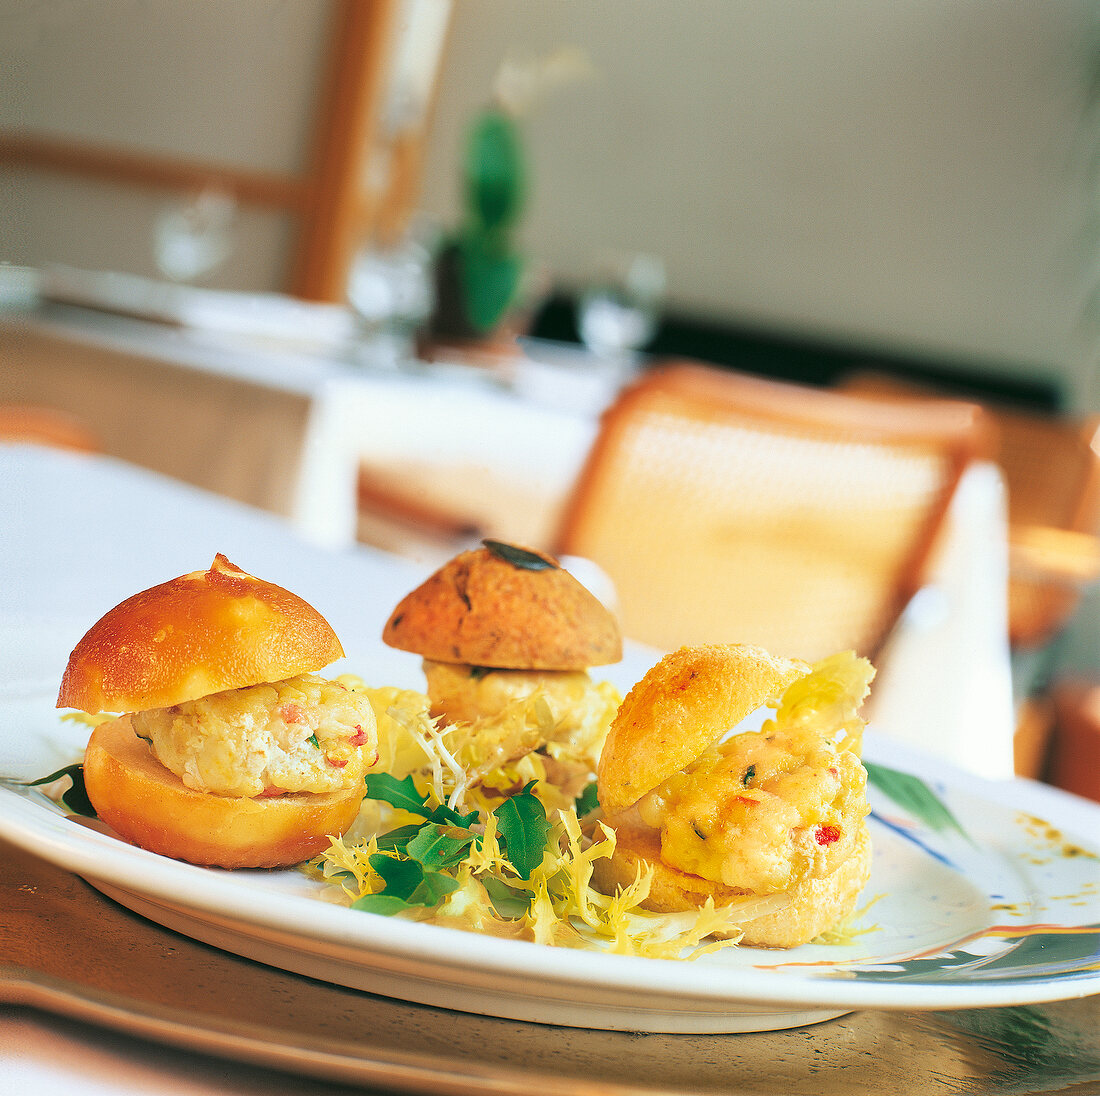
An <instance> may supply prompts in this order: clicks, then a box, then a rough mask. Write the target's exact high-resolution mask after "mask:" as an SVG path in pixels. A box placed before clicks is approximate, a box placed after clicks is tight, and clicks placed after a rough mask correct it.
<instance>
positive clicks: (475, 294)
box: [448, 106, 526, 335]
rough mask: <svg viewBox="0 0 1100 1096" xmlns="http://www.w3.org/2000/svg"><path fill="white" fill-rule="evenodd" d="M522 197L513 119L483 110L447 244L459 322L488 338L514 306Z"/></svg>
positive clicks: (523, 180)
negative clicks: (459, 217) (460, 215)
mask: <svg viewBox="0 0 1100 1096" xmlns="http://www.w3.org/2000/svg"><path fill="white" fill-rule="evenodd" d="M525 195H526V166H525V160H524V154H523V148H522V144H521V141H520V137H519V132H518V127H517V125H516V120H515V118H514V117H513V116H512V115H511V114H510V113H508V112H507V111H505V110H503V109H501V108H500V107H495V106H494V107H488V108H486V109H485V110H484V111H482V113H481V114H479V115H478V116H477V118H475V119H474V121H473V123H472V125H471V127H470V131H469V134H468V138H467V145H466V154H465V160H464V163H463V197H464V211H463V220H462V223H461V225H460V226H459V228H458V230H457V232H456V233H455V235H454V237H453V238H452V239H451V241H450V242H449V244H448V251H449V259H450V261H451V263H452V264H453V267H454V269H453V275H454V279H455V282H456V283H457V284H456V285H455V287H454V288H455V289H456V290H457V293H458V298H459V302H460V304H461V311H462V318H463V319H464V320H465V322H466V324H467V325H468V327H469V328H470V329H471V331H472V332H473V333H474V334H477V335H484V334H487V333H488V332H490V331H491V330H492V329H493V328H494V327H496V325H497V324H498V323H499V322H500V321H501V319H502V318H503V317H504V316H505V314H506V313H507V312H508V310H509V308H510V307H511V306H512V305H513V304H514V303H515V301H516V298H517V296H518V294H519V289H520V285H521V282H522V279H523V272H524V261H523V257H522V255H521V254H520V251H519V248H518V245H517V243H516V239H515V228H516V224H517V222H518V221H519V218H520V215H521V213H522V211H523V206H524V199H525Z"/></svg>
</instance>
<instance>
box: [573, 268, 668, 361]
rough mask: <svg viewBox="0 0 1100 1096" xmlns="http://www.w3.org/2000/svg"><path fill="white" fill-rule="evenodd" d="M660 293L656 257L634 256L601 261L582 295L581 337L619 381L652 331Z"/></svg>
mask: <svg viewBox="0 0 1100 1096" xmlns="http://www.w3.org/2000/svg"><path fill="white" fill-rule="evenodd" d="M664 291H665V269H664V265H663V263H662V262H661V260H660V259H658V258H656V257H655V256H653V255H643V254H634V255H628V256H625V257H622V258H611V259H607V260H604V261H603V262H602V263H601V269H600V274H599V275H598V277H597V279H596V280H595V281H594V282H593V283H592V285H591V286H590V287H589V288H588V289H586V290H585V291H584V292H583V293H582V294H581V298H580V301H579V304H578V310H577V324H578V329H579V333H580V337H581V341H582V342H583V343H584V345H585V346H586V347H587V348H588V349H589V350H590V351H591V352H592V354H594V355H595V356H596V358H597V359H599V361H600V363H601V364H602V365H603V367H604V368H606V369H608V370H609V371H611V372H613V373H615V374H617V375H618V377H619V379H620V380H625V379H626V377H627V376H629V374H630V373H631V372H633V370H634V368H635V367H636V365H637V361H638V351H640V350H641V349H642V348H643V347H644V346H646V345H647V344H648V343H649V342H650V340H651V339H652V338H653V334H654V332H655V331H656V330H657V322H658V319H659V318H660V304H661V300H662V297H663V296H664Z"/></svg>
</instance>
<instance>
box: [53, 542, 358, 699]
mask: <svg viewBox="0 0 1100 1096" xmlns="http://www.w3.org/2000/svg"><path fill="white" fill-rule="evenodd" d="M343 653H344V650H343V648H342V647H341V646H340V641H339V639H337V638H336V633H335V632H333V630H332V628H331V626H330V625H329V623H328V621H326V620H325V618H324V617H323V616H321V614H320V613H318V612H317V610H316V609H314V608H313V607H312V606H311V605H309V604H308V603H307V602H305V601H303V600H302V599H301V598H300V597H298V596H297V595H296V594H292V593H290V592H289V591H288V590H284V589H283V588H282V587H280V586H275V585H273V584H272V583H270V582H264V581H263V580H262V579H258V578H254V577H253V576H252V575H250V574H247V573H246V572H245V571H242V570H241V569H240V568H239V567H235V566H234V565H233V564H232V563H230V562H229V560H227V559H226V558H225V556H223V555H220V554H219V555H218V556H217V557H216V558H215V560H214V562H213V564H212V565H211V567H210V570H209V571H194V572H192V573H191V574H188V575H181V576H180V577H179V578H174V579H172V580H171V581H170V582H163V583H161V584H160V585H159V586H154V587H153V588H152V589H150V590H145V591H143V592H142V593H140V594H135V595H134V596H133V597H131V598H127V600H126V601H124V602H122V604H121V605H116V606H115V608H113V609H112V610H111V611H110V612H109V613H107V615H106V616H104V617H102V618H101V619H100V620H99V621H97V622H96V623H95V624H93V625H92V627H91V628H90V629H89V631H88V633H87V634H86V635H85V636H84V638H83V639H82V640H81V641H80V642H79V643H78V644H77V645H76V647H75V649H74V650H73V653H72V654H71V655H70V656H69V664H68V666H67V667H66V669H65V675H64V677H63V678H62V679H61V692H60V693H59V694H58V697H57V706H58V707H59V708H78V709H80V710H81V711H85V712H140V711H146V710H147V709H149V708H167V707H170V706H172V705H173V704H182V703H183V702H184V701H187V700H195V699H197V698H198V697H200V696H207V695H209V694H210V693H217V692H221V691H222V690H224V689H238V688H243V687H244V686H246V685H258V684H260V683H261V682H265V681H281V680H282V679H283V678H287V677H293V676H295V675H297V674H304V673H312V672H313V671H315V670H319V669H321V667H323V666H327V665H328V664H329V663H330V662H334V661H335V660H336V659H338V658H340V657H342V655H343Z"/></svg>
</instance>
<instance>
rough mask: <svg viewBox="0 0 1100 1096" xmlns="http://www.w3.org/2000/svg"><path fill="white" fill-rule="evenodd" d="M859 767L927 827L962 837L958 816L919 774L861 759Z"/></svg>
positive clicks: (963, 831) (872, 781) (877, 785)
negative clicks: (951, 832)
mask: <svg viewBox="0 0 1100 1096" xmlns="http://www.w3.org/2000/svg"><path fill="white" fill-rule="evenodd" d="M863 767H864V768H865V769H866V770H867V779H868V781H869V782H870V783H871V784H873V785H874V786H875V787H876V788H878V789H879V791H881V792H882V793H883V795H885V796H887V797H889V798H890V799H892V800H893V801H894V802H895V803H896V804H897V805H898V806H899V807H901V808H902V809H903V810H905V811H908V812H909V814H911V815H912V816H913V817H914V818H916V819H918V820H919V821H921V822H923V823H924V824H925V825H926V826H928V827H929V829H931V830H934V831H936V832H940V831H942V830H948V829H951V830H956V831H957V832H958V833H961V834H962V835H963V836H964V837H965V836H966V831H965V830H964V829H963V828H962V826H961V825H959V822H958V819H956V818H955V816H954V815H953V814H952V813H951V811H949V810H948V809H947V807H946V806H945V805H944V803H943V801H942V800H941V799H940V798H939V796H937V795H936V793H935V792H934V791H932V789H931V788H930V787H929V786H928V785H927V784H926V783H925V782H924V781H923V780H921V779H920V777H917V776H913V775H912V774H910V773H903V772H899V771H898V770H897V769H890V768H887V767H886V766H885V765H876V764H874V763H873V762H870V761H864V762H863Z"/></svg>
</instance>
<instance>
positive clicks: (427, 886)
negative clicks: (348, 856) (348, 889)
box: [370, 852, 458, 912]
mask: <svg viewBox="0 0 1100 1096" xmlns="http://www.w3.org/2000/svg"><path fill="white" fill-rule="evenodd" d="M370 866H371V867H372V868H373V869H374V870H375V871H376V872H377V873H378V874H379V875H380V876H381V877H382V881H383V883H384V886H383V887H382V890H381V891H379V892H378V894H379V895H381V896H383V897H388V898H397V899H400V900H401V901H402V902H404V903H406V904H407V905H408V906H434V905H436V904H438V903H439V902H440V901H441V900H442V899H443V898H444V897H445V896H446V895H448V894H450V893H451V891H453V890H455V889H457V887H458V880H457V879H452V878H451V876H449V875H444V874H443V872H439V871H425V869H424V866H423V865H422V864H421V863H420V862H419V861H417V860H401V859H398V858H397V857H395V856H387V855H386V854H385V853H380V852H377V853H375V854H374V855H373V856H371V858H370ZM376 912H377V911H376Z"/></svg>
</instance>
